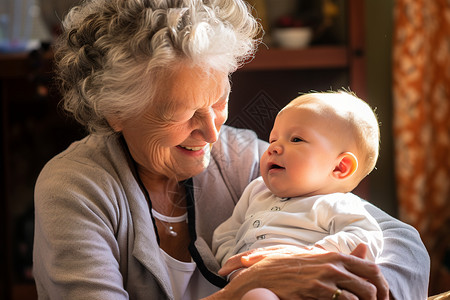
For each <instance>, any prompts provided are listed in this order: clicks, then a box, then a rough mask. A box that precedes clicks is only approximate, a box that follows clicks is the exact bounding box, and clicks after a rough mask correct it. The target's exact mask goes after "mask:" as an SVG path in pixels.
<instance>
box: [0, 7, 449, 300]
mask: <svg viewBox="0 0 450 300" xmlns="http://www.w3.org/2000/svg"><path fill="white" fill-rule="evenodd" d="M76 2H77V1H76V0H71V1H69V0H0V101H1V112H0V118H1V119H0V120H1V125H2V130H1V149H0V151H1V152H0V156H1V161H0V166H1V189H0V192H1V194H0V199H1V200H0V205H1V207H0V213H1V216H0V222H1V226H0V230H1V232H0V234H1V236H0V238H1V240H2V243H1V244H2V246H1V247H0V259H1V260H0V265H1V266H4V267H3V268H2V270H1V271H0V272H1V274H0V299H36V292H35V288H34V284H33V275H32V243H33V227H34V225H33V224H34V209H33V189H34V183H35V181H36V178H37V176H38V174H39V171H40V169H41V168H42V167H43V165H44V164H45V163H46V162H47V161H48V160H49V159H50V158H51V157H52V156H54V155H55V154H57V153H58V152H60V151H62V150H64V149H65V148H66V147H67V146H68V145H69V144H70V143H71V142H72V141H74V140H76V139H79V138H81V137H83V136H85V135H86V133H85V131H84V130H83V129H82V128H80V127H79V126H78V125H77V124H76V123H75V122H73V121H72V120H71V119H70V118H68V117H67V116H66V115H65V114H64V112H62V111H61V109H60V108H59V106H58V103H59V101H60V99H61V96H60V95H59V94H58V91H57V88H56V86H55V82H54V81H53V72H52V70H53V52H52V47H51V46H52V43H53V41H54V39H55V37H57V36H58V34H59V33H60V31H61V27H60V23H61V19H62V18H63V16H64V15H65V14H66V12H67V10H68V9H69V8H70V7H71V6H73V5H74V4H75V3H76ZM248 2H249V3H250V4H251V5H253V6H254V8H255V9H254V12H253V13H254V14H255V15H256V16H257V17H258V18H260V20H261V23H262V24H263V25H264V28H265V35H264V44H263V45H262V46H261V49H259V51H258V53H257V54H256V57H255V58H254V59H253V60H252V61H251V62H249V63H248V64H246V65H245V66H243V67H242V68H241V69H239V70H238V71H237V72H236V73H234V74H233V76H232V82H233V84H232V93H231V95H230V116H229V119H228V121H227V123H228V124H230V125H233V126H236V127H245V128H251V129H253V130H255V131H256V132H257V134H258V135H259V136H260V138H262V139H267V137H268V133H269V131H270V128H271V126H272V123H273V119H274V117H275V115H276V113H277V111H278V110H279V109H280V108H282V107H283V106H284V105H285V104H287V103H288V102H289V101H290V100H291V99H293V98H294V97H296V96H297V95H298V94H299V93H305V92H309V91H313V90H314V91H327V90H338V89H342V88H344V89H347V90H351V91H353V92H355V93H356V94H357V95H358V96H359V97H361V98H363V99H365V100H366V101H367V102H368V103H369V104H370V105H371V106H372V107H374V108H375V109H376V112H377V114H378V117H379V121H380V124H381V153H380V158H379V161H378V164H377V168H376V170H374V171H373V172H372V173H371V174H370V175H369V176H368V177H367V178H366V179H365V180H364V181H363V182H362V183H361V185H360V186H359V187H358V188H357V189H356V190H355V193H357V194H359V195H360V196H362V197H364V198H365V199H367V200H368V201H370V202H372V203H374V204H375V205H377V206H378V207H380V208H381V209H383V210H385V211H386V212H388V213H389V214H391V215H393V216H395V217H397V218H399V219H401V220H402V221H404V222H406V223H408V224H411V225H412V226H414V227H415V228H416V229H417V230H418V231H419V233H420V234H421V237H422V240H423V241H424V243H425V245H426V247H427V249H428V252H429V254H430V257H431V261H432V270H431V271H432V272H431V278H430V287H429V293H430V295H433V294H437V293H439V292H443V291H446V290H448V289H449V286H450V197H449V182H450V159H449V158H450V155H449V153H450V121H449V120H450V24H449V23H450V18H449V15H450V3H449V2H448V1H446V0H434V1H415V0H385V1H376V0H366V1H361V0H320V1H318V0H249V1H248Z"/></svg>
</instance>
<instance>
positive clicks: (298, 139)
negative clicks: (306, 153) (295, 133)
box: [292, 137, 303, 143]
mask: <svg viewBox="0 0 450 300" xmlns="http://www.w3.org/2000/svg"><path fill="white" fill-rule="evenodd" d="M292 142H294V143H299V142H303V139H301V138H299V137H294V138H292Z"/></svg>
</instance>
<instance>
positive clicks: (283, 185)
mask: <svg viewBox="0 0 450 300" xmlns="http://www.w3.org/2000/svg"><path fill="white" fill-rule="evenodd" d="M379 139H380V133H379V127H378V121H377V118H376V116H375V114H374V112H373V110H372V109H371V108H370V106H369V105H368V104H367V103H366V102H364V101H363V100H361V99H359V98H357V97H356V96H355V95H353V94H350V93H347V92H327V93H311V94H305V95H302V96H300V97H297V98H296V99H294V100H292V101H291V102H290V103H289V104H288V105H287V106H286V107H285V108H283V109H282V110H281V111H280V112H279V114H278V116H277V118H276V119H275V124H274V127H273V129H272V132H271V134H270V138H269V142H270V146H269V148H268V149H267V151H266V152H265V153H264V154H263V156H262V158H261V174H262V176H263V179H264V182H265V183H266V185H267V186H268V188H269V189H270V190H271V191H272V192H273V193H274V194H276V195H277V196H280V197H294V196H308V195H321V194H329V193H335V192H342V193H345V192H350V191H352V190H353V189H354V188H355V187H356V186H357V185H358V184H359V182H360V181H361V180H362V179H363V178H364V177H365V176H367V175H368V174H369V173H370V172H371V171H372V170H373V169H374V167H375V164H376V161H377V158H378V149H379Z"/></svg>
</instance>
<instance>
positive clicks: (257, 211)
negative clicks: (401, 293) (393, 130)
mask: <svg viewBox="0 0 450 300" xmlns="http://www.w3.org/2000/svg"><path fill="white" fill-rule="evenodd" d="M379 136H380V133H379V127H378V121H377V118H376V116H375V114H374V112H373V111H372V109H371V108H370V107H369V105H367V103H365V102H364V101H363V100H361V99H359V98H357V97H356V96H354V95H353V94H350V93H347V92H330V93H311V94H305V95H302V96H300V97H298V98H296V99H294V100H293V101H292V102H290V103H289V104H288V105H287V106H286V107H285V108H283V109H282V110H281V111H280V112H279V113H278V115H277V117H276V119H275V123H274V126H273V129H272V131H271V133H270V138H269V142H270V145H269V147H268V149H267V150H266V152H264V154H263V155H262V157H261V162H260V170H261V175H262V176H261V177H259V178H257V179H255V180H254V181H252V182H251V183H250V184H249V185H248V186H247V188H246V189H245V190H244V193H243V194H242V197H241V198H240V200H239V202H238V203H237V205H236V208H235V210H234V212H233V215H232V216H231V217H230V218H229V219H228V220H227V221H225V222H224V223H222V224H221V225H220V226H219V227H218V228H217V229H216V231H215V232H214V237H213V245H212V246H213V251H214V253H215V255H216V258H217V260H218V261H219V263H221V264H222V265H223V264H225V262H226V261H227V260H228V258H230V257H231V256H233V255H235V254H237V253H240V252H244V251H247V250H250V249H255V248H261V247H268V246H275V245H280V244H283V245H293V246H297V247H301V248H304V249H305V251H313V252H315V253H317V252H325V251H328V252H330V251H333V252H342V253H346V254H349V253H350V252H352V251H353V250H354V249H355V248H356V246H357V245H358V244H360V243H364V244H366V245H367V246H368V249H369V251H368V254H367V256H366V259H369V260H372V261H375V260H376V258H377V256H378V255H379V254H380V253H381V250H382V247H383V236H382V231H381V229H380V227H379V226H378V223H377V222H376V221H375V220H374V219H373V218H372V216H370V215H369V213H368V212H367V211H366V210H365V209H364V206H363V205H364V203H363V200H362V199H360V198H359V197H357V196H356V195H354V194H352V193H351V191H352V190H353V189H354V188H355V187H356V186H357V185H358V184H359V182H360V181H361V180H362V179H363V178H364V177H365V176H367V175H368V174H369V173H370V172H371V171H372V170H373V169H374V167H375V163H376V161H377V158H378V148H379ZM240 271H242V270H240ZM238 273H239V272H232V274H233V276H231V278H234V277H236V275H237V274H238ZM229 277H230V275H229ZM299 284H301V283H299ZM338 290H339V289H338ZM339 291H340V290H339ZM260 293H263V294H264V295H261V294H260ZM252 295H254V296H255V298H250V297H251V296H252ZM264 296H267V297H266V298H264ZM244 298H245V299H278V297H276V295H275V294H273V293H272V292H271V291H270V290H265V289H256V290H252V291H250V292H249V293H247V294H246V295H245V296H244ZM244 298H243V299H244Z"/></svg>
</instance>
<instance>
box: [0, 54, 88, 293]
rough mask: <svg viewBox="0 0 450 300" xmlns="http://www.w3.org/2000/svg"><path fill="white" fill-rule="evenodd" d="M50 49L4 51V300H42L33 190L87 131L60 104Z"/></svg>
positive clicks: (0, 83)
mask: <svg viewBox="0 0 450 300" xmlns="http://www.w3.org/2000/svg"><path fill="white" fill-rule="evenodd" d="M52 68H53V56H52V53H51V52H50V51H45V50H39V51H33V52H31V53H18V54H0V101H1V111H0V118H1V124H2V130H1V148H0V149H1V162H0V166H1V178H2V180H1V189H0V193H1V195H0V199H1V200H0V206H1V207H0V213H1V216H0V221H1V222H2V224H1V226H0V229H1V232H0V238H1V240H2V246H1V247H0V255H1V257H0V259H1V262H0V265H1V266H2V268H1V270H0V299H8V300H9V299H12V300H14V299H17V300H18V299H20V300H27V299H37V295H36V289H35V287H34V282H33V276H32V244H33V235H34V206H33V192H34V184H35V181H36V179H37V176H38V174H39V172H40V170H41V169H42V167H43V166H44V164H45V163H46V162H47V161H48V160H49V159H50V158H51V157H53V156H54V155H56V154H57V153H59V152H61V151H62V150H63V149H65V148H66V147H67V146H68V145H69V144H70V143H71V141H73V140H75V139H78V138H80V137H81V136H83V135H84V133H83V131H82V129H81V128H80V127H79V126H78V125H77V124H75V122H74V121H71V120H70V119H68V118H67V117H66V116H65V115H64V113H63V112H62V110H61V109H60V108H59V106H58V102H59V100H60V97H59V95H58V93H57V92H56V91H55V90H53V88H54V83H53V81H52Z"/></svg>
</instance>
